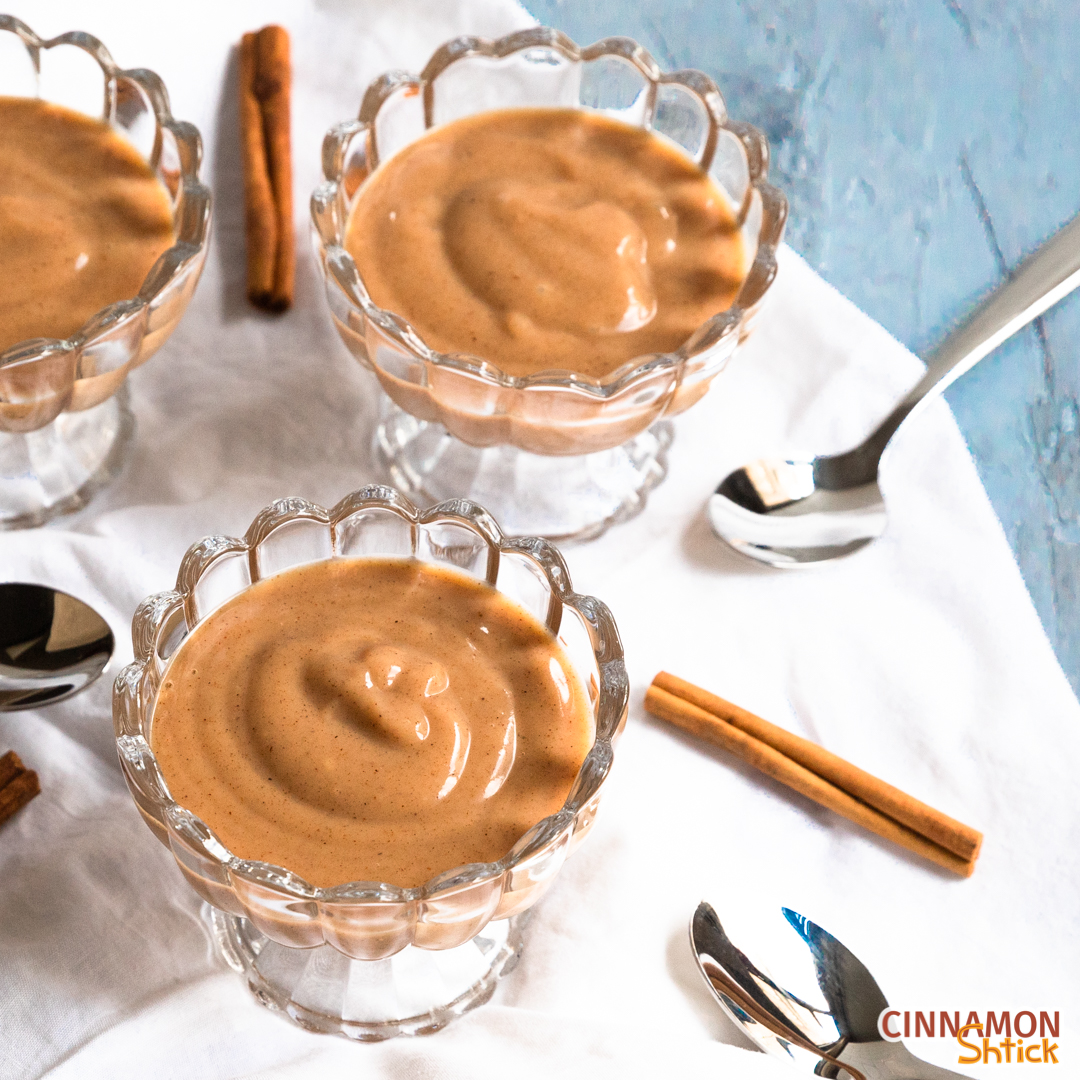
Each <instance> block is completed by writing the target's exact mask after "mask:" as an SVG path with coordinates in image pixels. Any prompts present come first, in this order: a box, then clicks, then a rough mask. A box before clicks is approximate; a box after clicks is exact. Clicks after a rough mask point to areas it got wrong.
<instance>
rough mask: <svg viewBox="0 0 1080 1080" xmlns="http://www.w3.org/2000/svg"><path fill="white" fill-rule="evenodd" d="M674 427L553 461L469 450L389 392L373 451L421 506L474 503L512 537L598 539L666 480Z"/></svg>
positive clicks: (663, 425)
mask: <svg viewBox="0 0 1080 1080" xmlns="http://www.w3.org/2000/svg"><path fill="white" fill-rule="evenodd" d="M673 437H674V436H673V428H672V424H671V422H670V421H668V420H660V421H658V422H657V423H655V424H653V425H652V427H650V428H649V429H648V430H646V431H642V432H641V433H640V434H638V435H635V436H634V437H633V438H632V439H630V440H628V441H627V442H625V443H623V444H622V445H621V446H616V447H613V448H612V449H610V450H601V451H598V452H597V453H592V454H580V455H577V456H570V457H554V456H547V455H544V454H530V453H528V452H527V451H525V450H519V449H518V448H517V447H514V446H489V447H477V446H470V445H468V443H464V442H462V441H461V440H460V439H458V438H455V437H454V436H453V435H451V434H450V433H449V432H448V431H447V430H446V428H444V427H443V426H442V425H441V424H435V423H429V422H428V421H424V420H418V419H417V418H416V417H415V416H413V415H412V414H411V413H407V412H405V410H404V409H401V408H399V407H398V406H397V405H395V404H394V403H393V402H392V401H391V400H390V399H389V398H388V397H386V396H385V395H383V397H382V400H381V403H380V414H379V424H378V427H377V428H376V429H375V436H374V440H373V443H374V453H375V458H376V460H377V461H378V462H379V464H380V465H381V466H382V467H383V468H385V469H386V470H387V471H388V472H389V474H390V477H391V480H392V482H393V483H394V485H395V486H396V487H399V488H401V489H403V490H404V491H405V492H406V493H407V494H408V495H409V497H410V498H412V499H413V500H415V501H416V502H419V503H423V502H429V503H433V502H442V501H443V500H445V499H472V500H473V501H475V502H478V503H481V504H482V505H483V506H484V507H486V508H487V509H488V510H489V511H490V512H491V514H492V515H493V516H494V517H495V518H496V519H497V520H498V521H499V523H500V525H501V526H502V528H503V531H504V532H505V533H506V534H507V535H509V536H523V535H528V536H543V537H546V538H547V539H548V540H555V541H563V542H566V541H570V540H578V541H582V540H592V539H594V538H595V537H597V536H599V535H600V534H601V533H603V532H605V531H606V530H607V529H608V528H610V527H611V526H612V525H615V524H617V523H619V522H621V521H626V520H628V519H629V518H632V517H633V516H634V515H635V514H638V513H640V512H641V511H642V510H643V509H644V508H645V502H646V500H647V498H648V495H649V492H650V491H652V489H653V488H654V487H656V485H657V484H659V483H660V482H661V481H662V480H663V479H664V477H665V476H666V475H667V449H668V447H669V446H670V445H671V441H672V438H673Z"/></svg>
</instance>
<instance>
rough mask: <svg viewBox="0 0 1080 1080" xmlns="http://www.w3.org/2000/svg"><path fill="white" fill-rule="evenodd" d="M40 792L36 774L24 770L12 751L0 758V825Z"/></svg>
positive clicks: (23, 766)
mask: <svg viewBox="0 0 1080 1080" xmlns="http://www.w3.org/2000/svg"><path fill="white" fill-rule="evenodd" d="M40 792H41V785H40V784H39V783H38V774H37V773H36V772H34V770H33V769H28V768H26V766H25V765H23V763H22V762H21V761H20V760H19V755H18V754H16V753H15V751H14V750H9V751H8V752H7V753H6V754H4V756H3V757H0V825H2V824H3V823H4V822H5V821H7V819H8V818H9V817H11V815H12V814H14V813H15V811H16V810H21V809H22V808H23V807H24V806H25V805H26V804H27V803H28V802H29V801H30V800H31V799H32V798H33V797H34V796H35V795H38V794H39V793H40Z"/></svg>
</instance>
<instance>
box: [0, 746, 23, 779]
mask: <svg viewBox="0 0 1080 1080" xmlns="http://www.w3.org/2000/svg"><path fill="white" fill-rule="evenodd" d="M25 771H26V766H25V765H24V764H23V763H22V759H21V758H20V757H19V755H18V754H16V753H15V751H14V750H9V751H8V752H7V753H6V754H4V755H3V757H0V788H2V787H3V786H4V785H5V784H8V783H10V782H11V781H12V780H14V779H15V777H16V776H18V775H19V773H21V772H25Z"/></svg>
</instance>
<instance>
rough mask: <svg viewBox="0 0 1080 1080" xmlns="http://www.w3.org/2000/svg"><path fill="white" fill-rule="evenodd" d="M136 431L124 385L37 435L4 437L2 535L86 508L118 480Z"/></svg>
mask: <svg viewBox="0 0 1080 1080" xmlns="http://www.w3.org/2000/svg"><path fill="white" fill-rule="evenodd" d="M134 431H135V417H134V415H133V413H132V412H131V409H130V408H129V407H128V391H127V384H126V383H125V384H124V385H122V386H121V387H120V389H119V390H118V391H117V392H116V393H115V394H114V395H113V396H112V397H110V398H108V399H107V400H105V401H103V402H102V403H101V404H100V405H95V406H94V407H93V408H92V409H86V410H84V411H83V412H63V413H61V414H60V415H59V416H58V417H57V418H56V419H55V420H53V421H52V422H51V423H49V424H46V425H45V427H43V428H38V430H37V431H27V432H6V431H0V529H26V528H32V527H34V526H37V525H43V524H44V523H45V522H46V521H48V520H50V519H51V518H54V517H57V516H58V515H60V514H70V513H72V512H74V511H75V510H79V509H81V508H82V507H84V506H85V505H86V504H87V503H88V502H89V501H90V500H91V499H92V498H93V496H94V495H96V494H97V492H99V491H100V490H101V489H102V488H103V487H105V486H106V485H107V484H108V483H109V482H110V481H112V480H113V479H114V478H115V477H116V476H117V475H118V474H119V472H120V470H121V468H122V467H123V464H124V460H125V458H126V457H127V451H128V448H129V447H130V445H131V437H132V435H133V434H134Z"/></svg>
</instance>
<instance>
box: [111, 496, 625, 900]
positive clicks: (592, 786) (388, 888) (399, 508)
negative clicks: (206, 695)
mask: <svg viewBox="0 0 1080 1080" xmlns="http://www.w3.org/2000/svg"><path fill="white" fill-rule="evenodd" d="M371 508H377V509H385V510H387V511H390V512H394V513H397V514H399V515H400V516H402V517H404V518H405V519H406V520H408V521H409V522H410V523H411V526H412V529H413V546H414V550H415V543H416V531H415V530H416V529H417V528H418V527H420V526H422V525H425V524H431V523H435V522H445V521H447V520H452V521H455V522H456V523H457V524H461V525H465V526H467V527H468V528H471V529H472V531H474V532H475V533H476V534H477V536H478V537H479V538H480V539H481V540H483V541H485V542H486V543H487V544H488V550H489V552H490V551H491V550H492V547H493V546H494V547H495V548H497V550H498V551H499V553H500V554H501V553H503V552H508V553H516V554H525V555H528V556H531V557H532V559H533V561H534V562H535V563H536V565H537V566H539V567H540V568H541V569H542V570H543V571H544V575H545V577H546V578H547V581H548V585H549V587H550V589H551V594H552V595H554V596H556V597H557V598H558V600H559V601H560V603H561V604H562V605H563V606H565V607H570V608H573V609H574V610H575V611H577V612H578V615H579V616H580V617H581V619H582V620H583V622H584V623H585V625H587V626H588V627H589V628H590V631H593V630H594V627H595V623H596V616H594V615H590V614H589V612H588V611H587V610H584V609H588V608H590V607H591V608H594V609H596V610H597V611H598V613H599V617H600V619H601V620H603V621H605V622H606V623H607V629H608V630H609V631H610V632H612V636H613V637H614V641H611V640H608V641H607V642H606V644H607V646H608V647H609V648H611V647H612V645H614V647H615V649H614V655H612V656H609V657H605V658H602V657H601V655H600V653H599V652H598V650H597V649H596V647H595V644H594V656H595V658H596V664H597V670H598V672H599V677H600V685H599V687H598V696H597V701H598V703H599V704H600V706H601V707H603V703H604V701H605V694H611V693H616V694H618V700H617V701H616V702H615V705H614V706H613V708H615V709H616V710H617V712H618V716H617V717H616V719H615V720H614V722H613V723H611V724H610V725H609V727H610V731H608V732H606V733H605V732H602V731H601V730H600V726H599V721H600V718H599V717H598V723H597V731H596V737H595V741H594V743H593V745H592V747H591V748H590V749H589V752H588V754H587V755H586V757H585V760H584V761H583V762H582V764H581V768H580V769H579V770H578V774H577V777H576V778H575V781H574V784H573V786H572V787H571V790H570V794H569V795H568V796H567V800H566V802H565V803H564V804H563V806H562V807H561V809H559V810H558V811H556V813H554V814H551V815H549V816H548V817H546V818H544V819H542V820H541V821H539V822H537V823H536V824H535V825H534V826H533V827H532V828H531V829H529V830H528V832H526V833H525V834H524V836H522V837H521V838H520V839H519V840H518V842H517V843H516V844H515V845H514V847H513V848H512V849H511V850H510V851H509V852H508V853H507V854H506V855H505V856H504V857H503V858H502V859H500V860H498V861H497V862H492V863H470V864H466V865H464V866H458V867H454V868H452V869H450V870H447V871H444V872H442V873H440V874H437V875H436V876H435V877H433V878H431V879H430V880H429V881H427V882H425V883H424V884H423V885H420V886H416V887H413V888H403V887H400V886H396V885H392V884H389V883H386V882H372V881H353V882H346V883H344V884H341V885H335V886H332V887H327V888H320V887H318V886H314V885H311V884H309V883H308V882H307V881H305V880H304V879H303V878H300V877H299V876H297V875H295V874H293V873H292V872H291V871H290V870H288V868H286V867H281V866H276V865H274V864H272V863H266V862H261V861H258V860H252V859H241V858H240V857H239V856H236V855H233V854H232V853H231V852H230V851H229V850H228V848H226V846H225V845H224V844H222V843H221V841H220V840H218V839H217V837H216V836H215V835H214V832H213V830H212V829H210V827H209V826H208V825H207V824H206V823H205V822H204V821H202V819H201V818H199V817H198V815H196V814H194V813H192V812H191V811H190V810H187V809H185V808H184V807H183V806H181V805H180V804H179V803H177V802H176V800H175V799H173V798H171V796H167V797H165V798H161V797H159V796H158V795H156V794H155V793H154V792H152V791H149V790H147V789H146V788H145V786H143V785H139V788H140V794H141V795H142V796H143V798H145V799H147V801H148V802H150V803H152V804H153V805H154V807H155V808H156V809H157V810H158V812H159V814H160V820H159V822H158V823H159V824H160V825H162V826H163V827H167V830H168V831H171V828H175V827H176V825H177V822H176V820H175V819H176V818H177V817H179V818H180V819H181V820H182V821H183V822H184V824H186V825H190V824H194V825H195V827H196V828H197V829H199V830H200V831H201V832H202V833H203V835H204V836H205V837H207V838H209V839H208V842H207V841H204V842H203V843H202V845H201V847H202V854H204V855H206V856H208V857H210V858H212V859H214V860H215V861H216V862H217V863H218V864H219V865H221V866H222V867H224V868H226V869H227V870H228V871H229V872H230V873H232V872H240V873H241V874H243V875H245V876H247V877H254V878H256V879H257V880H258V884H260V885H262V886H264V887H265V886H269V887H271V888H273V889H276V890H279V891H280V892H281V893H283V894H287V895H288V896H289V898H290V899H296V900H308V901H310V900H317V901H321V902H326V903H333V902H342V903H353V904H355V903H359V902H369V903H370V902H373V901H374V902H386V903H395V904H401V903H413V902H416V901H421V900H430V899H432V898H433V897H440V898H441V897H445V896H447V895H448V894H451V893H453V892H454V891H455V890H457V889H459V888H461V887H463V886H469V885H476V884H479V883H481V882H484V881H495V880H497V879H499V878H501V877H503V875H505V873H506V872H507V871H508V870H513V869H514V868H515V867H516V866H517V865H518V864H519V863H521V862H522V861H524V860H525V859H526V858H528V857H530V856H532V855H534V854H537V853H538V852H540V851H542V850H543V849H544V848H545V847H547V846H548V845H550V844H551V843H552V842H554V841H557V840H559V839H560V838H561V837H562V835H563V834H564V833H567V832H568V831H569V835H568V836H567V840H568V841H569V840H572V838H573V830H574V825H575V821H576V818H577V815H578V814H579V813H580V812H581V810H582V809H583V808H585V807H586V806H588V804H589V803H590V802H591V801H592V800H593V799H595V798H596V797H597V795H598V794H599V793H600V790H601V788H602V786H603V784H604V782H605V781H606V779H607V776H608V773H609V771H610V768H611V763H612V760H613V755H614V751H613V745H612V744H613V741H614V739H615V738H616V737H617V735H618V733H619V732H620V730H621V728H622V725H623V723H624V722H625V719H626V713H627V706H628V685H627V680H626V669H625V665H624V662H623V651H622V646H621V643H620V641H619V638H618V631H617V628H616V627H615V623H614V620H613V619H612V618H611V613H610V611H609V610H608V608H607V605H605V604H604V603H603V602H602V601H600V600H597V599H596V598H595V597H592V596H588V595H584V594H579V593H575V592H573V591H572V589H571V588H570V578H569V573H568V571H567V569H566V564H565V562H564V561H563V559H562V556H561V555H560V554H559V552H558V550H557V549H556V548H555V547H554V545H552V544H551V543H549V542H548V541H547V540H544V539H542V538H539V537H516V538H506V537H504V536H503V533H502V531H501V529H499V527H498V525H497V524H496V522H495V521H494V519H493V518H492V517H491V515H490V514H488V513H487V511H486V510H484V509H483V507H481V506H479V505H478V504H477V503H474V502H470V501H468V500H464V499H453V500H449V501H447V502H442V503H438V504H436V505H435V506H432V507H429V508H428V509H427V510H424V511H420V510H418V509H417V508H416V507H415V506H414V505H413V504H412V503H411V502H410V501H409V500H408V499H406V498H405V497H404V496H402V495H400V493H398V492H397V491H395V490H394V489H393V488H387V487H383V486H378V485H374V486H371V487H368V488H361V489H360V490H359V491H356V492H353V493H351V494H350V495H347V496H345V498H344V499H342V500H341V501H340V502H339V503H338V504H337V505H336V506H335V507H333V508H332V509H330V510H326V509H324V508H323V507H321V506H318V505H316V504H314V503H309V502H306V501H305V500H302V499H283V500H278V501H277V502H274V503H271V504H270V505H269V506H267V507H265V508H264V509H263V510H262V511H261V512H260V513H259V514H258V515H257V516H256V517H255V519H254V520H253V521H252V523H251V526H250V527H249V528H248V531H247V533H246V534H245V536H244V537H243V538H239V537H227V536H210V537H205V538H204V539H203V540H201V541H198V542H197V543H195V544H193V545H192V546H191V547H190V548H189V549H188V552H187V553H186V554H185V556H184V559H183V560H182V561H181V565H180V571H179V573H178V575H177V588H176V589H175V590H172V591H169V592H163V593H155V594H153V595H151V596H149V597H147V598H146V599H145V600H144V601H143V602H142V603H141V604H140V605H139V608H138V609H137V611H136V613H135V617H134V619H133V621H132V638H133V644H134V649H135V659H134V661H133V662H132V663H131V664H129V665H128V666H127V667H125V668H124V669H123V670H122V671H121V672H120V673H119V675H118V676H117V677H116V681H115V684H114V692H113V693H114V708H113V716H114V725H115V734H116V741H117V744H118V749H119V750H120V753H121V758H122V759H125V760H126V757H127V755H126V754H125V753H124V749H125V746H126V745H127V744H128V743H129V741H134V742H139V743H141V745H139V746H137V747H136V748H135V749H136V750H137V752H138V754H139V756H140V757H143V756H146V757H148V758H149V760H150V761H151V762H152V765H153V769H154V771H155V772H156V777H154V779H155V780H156V781H157V782H158V783H159V785H160V787H161V790H162V791H165V792H167V791H168V786H167V784H166V783H165V782H164V777H163V776H162V774H161V770H160V767H159V766H158V763H157V759H156V757H155V756H154V753H153V750H152V749H151V748H150V744H149V741H148V740H147V739H146V737H145V734H144V732H143V722H142V716H141V715H140V718H139V724H138V728H139V732H138V734H137V735H134V736H133V735H131V734H130V733H125V732H122V731H121V726H120V724H121V721H120V714H121V711H122V708H123V707H122V706H121V705H119V704H118V702H117V699H118V698H119V697H120V696H121V695H122V694H123V693H124V691H125V690H130V691H134V695H133V696H134V698H135V700H136V701H137V700H138V697H139V696H141V689H140V684H141V682H142V679H143V676H144V674H145V672H146V669H147V667H148V665H149V664H150V663H151V661H152V659H153V652H154V648H155V640H154V634H153V631H152V627H151V626H150V625H148V624H149V620H150V619H151V617H152V613H153V612H154V611H158V612H160V611H161V610H162V609H163V608H165V607H168V608H169V609H170V610H172V611H175V610H176V604H177V602H178V601H179V603H180V604H182V605H183V607H182V609H181V610H185V611H186V609H187V606H188V602H189V601H190V600H192V598H193V595H194V591H195V588H196V586H197V585H198V582H199V580H200V579H201V576H202V574H203V573H205V571H206V570H208V569H209V568H210V567H211V566H213V565H214V563H215V562H216V561H217V559H218V558H220V557H221V556H223V555H227V554H236V553H240V552H245V551H246V552H248V553H249V557H250V554H251V553H252V552H254V551H255V550H257V548H258V546H259V543H261V541H262V540H264V539H266V538H267V537H268V536H270V535H271V534H272V533H273V532H274V531H275V530H276V529H277V528H278V527H280V526H281V525H283V524H287V523H289V522H290V521H296V520H309V521H315V522H318V523H322V524H326V525H328V526H329V527H330V528H331V529H333V528H334V527H335V526H336V525H337V524H339V523H340V522H341V521H343V520H345V519H347V518H348V517H349V516H351V515H352V514H354V513H356V512H358V511H362V510H367V509H371ZM283 510H284V511H286V512H288V513H289V515H290V516H288V517H284V518H279V519H277V520H275V521H274V524H273V526H272V527H271V528H270V529H268V530H266V532H265V533H264V534H263V535H261V536H259V535H258V534H259V528H260V525H261V523H262V522H264V521H265V520H266V519H267V518H268V516H269V515H272V514H280V513H281V512H282V511H283ZM211 544H212V545H214V547H215V548H216V549H217V550H216V552H215V554H214V555H213V557H212V558H210V559H208V560H207V561H206V562H205V563H204V564H203V565H202V566H201V567H200V572H199V574H198V575H197V576H196V577H194V578H193V579H192V580H190V581H188V582H187V583H186V584H182V583H181V579H182V578H183V577H184V576H185V567H186V566H187V564H188V563H189V559H190V558H191V557H192V556H194V554H195V553H196V552H198V551H199V550H200V549H201V548H204V547H206V546H207V545H211ZM334 557H340V556H334ZM296 565H302V564H296ZM489 576H490V569H489ZM252 584H254V582H252ZM250 587H251V586H250V585H247V586H245V588H250ZM241 591H243V590H241ZM212 610H216V608H215V609H212ZM209 614H211V612H207V613H206V614H204V615H202V616H201V617H200V618H199V620H198V622H197V623H196V626H197V625H198V623H199V622H201V621H202V620H203V619H204V618H206V617H208V616H209ZM184 621H185V625H186V614H185V619H184ZM192 629H193V628H189V629H188V633H191V632H192ZM140 631H142V633H141V634H140ZM172 655H175V651H174V652H173V653H172ZM170 659H171V657H170ZM134 710H135V711H136V712H137V713H141V712H142V710H141V709H140V707H139V705H138V704H136V705H135V706H134ZM609 711H610V710H609ZM149 712H150V713H151V715H152V706H151V707H149ZM124 773H125V779H127V781H128V783H129V784H131V783H132V782H133V780H132V778H131V777H130V773H129V771H128V769H126V768H125V770H124ZM583 778H585V780H584V784H583ZM583 786H584V787H585V790H581V791H579V790H578V789H579V788H582V787H583ZM575 792H577V795H576V796H575ZM184 842H185V843H190V840H187V839H186V838H185V839H184ZM215 848H216V849H217V850H216V851H214V850H213V849H215ZM229 890H230V891H235V886H233V885H232V884H231V882H230V885H229Z"/></svg>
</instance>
